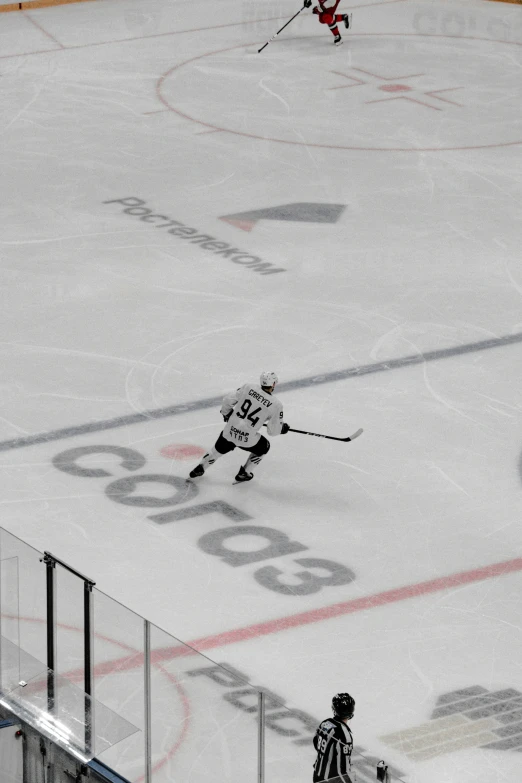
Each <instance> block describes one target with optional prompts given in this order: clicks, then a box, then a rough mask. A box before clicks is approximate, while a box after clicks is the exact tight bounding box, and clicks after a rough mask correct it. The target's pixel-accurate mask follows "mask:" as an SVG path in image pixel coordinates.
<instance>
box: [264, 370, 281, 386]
mask: <svg viewBox="0 0 522 783" xmlns="http://www.w3.org/2000/svg"><path fill="white" fill-rule="evenodd" d="M278 380H279V379H278V377H277V375H276V374H275V372H262V373H261V375H260V377H259V383H260V385H261V386H266V387H267V388H270V387H271V386H275V385H276V383H277V381H278Z"/></svg>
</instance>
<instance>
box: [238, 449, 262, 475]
mask: <svg viewBox="0 0 522 783" xmlns="http://www.w3.org/2000/svg"><path fill="white" fill-rule="evenodd" d="M262 459H263V457H258V456H257V454H251V455H250V456H249V458H248V459H247V461H246V462H245V464H244V465H243V468H244V469H245V470H246V471H247V473H248V472H249V471H250V470H252V469H253V468H254V467H255V466H257V465H259V463H260V462H261V460H262Z"/></svg>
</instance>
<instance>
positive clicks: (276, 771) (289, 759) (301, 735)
mask: <svg viewBox="0 0 522 783" xmlns="http://www.w3.org/2000/svg"><path fill="white" fill-rule="evenodd" d="M263 690H264V693H265V781H266V783H277V781H279V780H283V779H284V780H285V781H288V783H301V781H307V782H308V783H310V781H311V780H312V774H313V769H312V765H313V763H314V759H315V750H314V747H313V745H312V739H313V736H314V734H315V729H316V728H317V726H318V725H319V720H316V718H314V717H313V716H312V715H310V714H309V713H307V712H305V711H304V710H301V709H298V708H291V707H287V706H285V705H284V703H283V701H282V699H280V698H279V697H278V696H276V695H275V694H272V693H270V692H269V691H267V690H266V689H263Z"/></svg>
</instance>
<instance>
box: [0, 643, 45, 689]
mask: <svg viewBox="0 0 522 783" xmlns="http://www.w3.org/2000/svg"><path fill="white" fill-rule="evenodd" d="M46 669H47V667H46V666H45V664H44V663H42V661H39V660H37V659H36V658H33V656H32V655H29V653H26V652H25V651H24V650H22V649H21V648H20V647H19V646H18V645H17V644H13V642H11V641H10V640H9V639H6V638H5V637H4V636H2V637H0V689H1V691H2V693H4V694H5V693H9V692H10V691H12V690H13V689H14V688H17V687H18V685H19V684H20V682H28V681H29V680H32V679H34V678H35V677H38V676H41V675H43V674H44V673H45V672H46Z"/></svg>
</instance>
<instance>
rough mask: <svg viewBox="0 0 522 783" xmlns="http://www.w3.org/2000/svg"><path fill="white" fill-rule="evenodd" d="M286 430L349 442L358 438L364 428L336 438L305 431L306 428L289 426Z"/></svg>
mask: <svg viewBox="0 0 522 783" xmlns="http://www.w3.org/2000/svg"><path fill="white" fill-rule="evenodd" d="M288 432H299V433H300V434H301V435H312V436H313V437H314V438H327V439H328V440H340V441H341V442H342V443H349V442H350V441H351V440H355V438H358V437H359V435H362V434H363V432H364V430H363V428H362V427H361V428H360V429H358V430H357V432H354V433H353V435H349V436H348V437H347V438H336V437H334V436H333V435H321V434H320V433H319V432H307V431H306V430H294V428H293V427H290V429H289V430H288Z"/></svg>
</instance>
